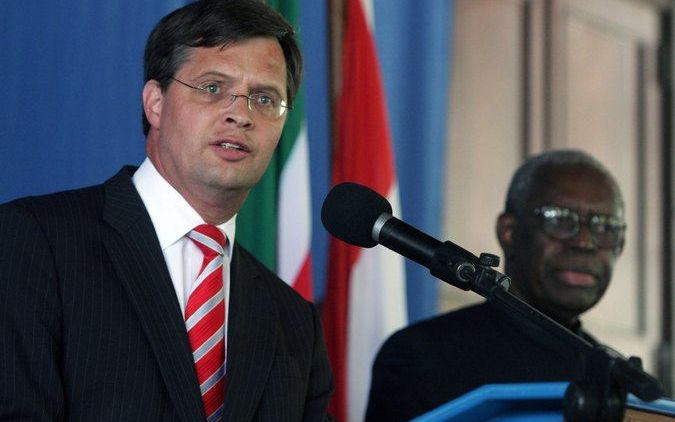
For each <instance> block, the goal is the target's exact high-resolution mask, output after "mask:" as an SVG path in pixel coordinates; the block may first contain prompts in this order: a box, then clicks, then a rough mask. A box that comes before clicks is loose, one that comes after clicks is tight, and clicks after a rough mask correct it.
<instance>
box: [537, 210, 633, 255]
mask: <svg viewBox="0 0 675 422" xmlns="http://www.w3.org/2000/svg"><path fill="white" fill-rule="evenodd" d="M532 212H533V213H534V215H535V216H537V217H538V218H539V220H540V222H541V228H542V231H543V232H544V233H545V234H547V235H548V236H551V237H553V238H555V239H558V240H568V239H571V238H573V237H574V236H576V235H577V234H579V230H581V225H582V224H584V225H585V226H586V227H587V228H588V231H589V232H590V234H591V238H592V239H593V241H594V242H595V244H596V245H597V246H598V247H600V248H603V249H613V248H616V247H618V246H620V245H621V243H622V242H623V236H624V233H625V231H626V223H625V222H624V221H623V219H621V218H619V217H616V216H613V215H605V214H587V215H581V214H580V213H579V212H577V211H575V210H571V209H569V208H562V207H556V206H542V207H538V208H535V209H534V210H533V211H532Z"/></svg>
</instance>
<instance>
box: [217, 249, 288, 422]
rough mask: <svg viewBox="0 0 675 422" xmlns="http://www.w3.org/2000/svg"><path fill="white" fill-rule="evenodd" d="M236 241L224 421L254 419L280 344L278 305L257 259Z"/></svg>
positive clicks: (232, 270) (231, 291)
mask: <svg viewBox="0 0 675 422" xmlns="http://www.w3.org/2000/svg"><path fill="white" fill-rule="evenodd" d="M242 251H243V250H242V249H241V247H240V246H239V245H237V244H236V243H235V249H234V253H233V256H232V263H231V265H230V274H231V281H230V303H229V306H230V314H229V320H228V334H227V346H228V347H227V392H226V394H225V411H224V416H223V420H237V421H239V420H251V419H252V418H253V417H254V415H255V411H256V409H257V407H258V404H259V402H260V398H261V397H262V393H263V391H264V389H265V385H266V384H267V378H268V376H269V372H270V370H271V368H272V363H273V361H274V356H275V351H276V344H277V335H278V327H277V322H276V321H277V319H278V316H277V308H276V305H275V302H274V301H273V300H272V298H271V297H270V295H269V292H268V291H267V289H265V288H264V280H263V278H262V275H261V274H260V272H259V271H258V269H257V268H256V266H255V264H254V261H253V260H252V259H251V258H250V257H249V256H248V255H247V254H246V253H245V252H242Z"/></svg>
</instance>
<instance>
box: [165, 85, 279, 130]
mask: <svg viewBox="0 0 675 422" xmlns="http://www.w3.org/2000/svg"><path fill="white" fill-rule="evenodd" d="M171 79H173V80H174V81H176V82H178V83H180V84H182V85H184V86H186V87H188V88H192V89H195V90H198V91H200V92H203V93H204V95H205V97H206V99H207V101H209V102H212V103H220V102H221V101H223V100H225V101H227V106H228V107H229V106H231V105H232V104H234V102H235V101H236V100H237V98H239V97H242V98H246V105H247V106H248V109H249V110H251V111H253V112H255V113H257V114H259V115H260V116H261V117H262V118H264V119H265V120H278V119H279V118H281V116H283V115H284V113H285V112H286V110H287V109H292V107H290V106H288V105H287V104H286V101H285V100H283V99H281V98H279V96H278V95H277V94H276V93H271V92H255V93H253V94H250V95H244V94H230V93H227V92H225V89H224V88H223V87H222V86H221V85H220V84H219V83H217V82H209V83H208V84H205V85H204V86H194V85H190V84H188V83H186V82H183V81H181V80H179V79H176V78H174V77H173V76H172V77H171Z"/></svg>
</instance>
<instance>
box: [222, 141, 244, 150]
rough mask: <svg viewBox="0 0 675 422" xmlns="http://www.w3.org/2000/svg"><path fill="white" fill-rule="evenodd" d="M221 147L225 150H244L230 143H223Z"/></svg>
mask: <svg viewBox="0 0 675 422" xmlns="http://www.w3.org/2000/svg"><path fill="white" fill-rule="evenodd" d="M220 146H221V147H223V148H230V149H243V148H242V147H240V146H239V145H236V144H231V143H229V142H223V143H222V144H220Z"/></svg>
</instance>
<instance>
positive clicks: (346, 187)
mask: <svg viewBox="0 0 675 422" xmlns="http://www.w3.org/2000/svg"><path fill="white" fill-rule="evenodd" d="M321 222H322V223H323V225H324V227H325V228H326V230H328V231H329V232H330V233H331V234H332V235H333V236H335V237H337V238H338V239H340V240H342V241H344V242H347V243H349V244H352V245H355V246H361V247H364V248H372V247H373V246H375V245H377V244H378V243H379V244H380V245H382V246H385V247H386V248H389V249H391V250H393V251H394V252H396V253H399V254H401V255H403V256H405V257H406V258H409V259H411V260H413V261H415V262H417V263H418V264H420V265H423V266H425V267H427V268H429V269H430V270H431V274H432V275H434V276H436V277H438V278H440V279H441V280H443V281H446V282H449V283H451V284H453V285H455V286H457V287H459V288H461V289H464V290H469V289H471V288H472V287H471V285H470V281H471V279H472V276H473V274H474V273H475V271H476V267H477V266H478V265H481V263H482V262H481V260H480V259H479V258H477V257H476V256H475V255H473V254H472V253H471V252H469V251H467V250H466V249H464V248H462V247H460V246H458V245H455V244H454V243H452V242H450V241H446V242H440V241H439V240H437V239H435V238H433V237H431V236H429V235H428V234H426V233H424V232H422V231H420V230H418V229H416V228H415V227H413V226H411V225H409V224H406V223H405V222H403V221H401V220H399V219H398V218H396V217H394V216H393V215H392V209H391V204H389V201H387V200H386V199H385V198H384V197H382V196H381V195H380V194H379V193H377V192H375V191H374V190H372V189H370V188H368V187H366V186H363V185H360V184H358V183H351V182H345V183H340V184H338V185H336V186H335V187H333V189H331V191H330V192H329V193H328V195H327V196H326V199H325V200H324V202H323V206H322V207H321ZM486 255H487V254H486ZM490 257H493V258H496V259H497V260H498V259H499V258H498V257H495V256H493V255H491V256H490ZM497 262H498V261H497ZM492 263H493V262H491V263H490V264H492ZM483 265H485V264H483ZM494 265H498V264H494ZM490 266H492V265H490Z"/></svg>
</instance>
